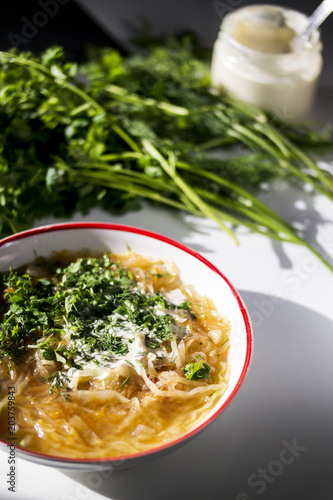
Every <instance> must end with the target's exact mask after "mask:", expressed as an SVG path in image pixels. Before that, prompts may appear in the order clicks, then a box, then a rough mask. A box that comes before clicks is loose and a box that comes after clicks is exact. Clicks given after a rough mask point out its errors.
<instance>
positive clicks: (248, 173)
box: [0, 37, 333, 270]
mask: <svg viewBox="0 0 333 500" xmlns="http://www.w3.org/2000/svg"><path fill="white" fill-rule="evenodd" d="M195 49H196V47H195V44H193V40H192V39H191V38H190V37H187V38H186V37H185V38H182V39H181V40H174V39H173V40H171V41H169V42H168V43H166V44H164V45H156V46H154V47H153V48H150V49H149V50H148V51H146V52H145V53H144V54H142V53H141V54H135V55H131V56H128V57H124V56H121V55H120V54H119V53H118V52H117V51H115V50H113V49H99V50H92V51H91V52H90V53H89V55H88V57H87V60H86V61H85V62H84V63H81V64H76V63H74V62H70V61H68V60H67V58H66V56H65V54H64V53H63V50H62V49H61V48H59V47H51V48H49V49H48V50H46V51H45V52H44V53H42V54H41V55H40V56H36V55H33V54H31V53H19V52H17V51H15V50H13V51H12V52H7V53H5V52H1V53H0V86H1V87H0V229H1V234H2V235H6V234H9V233H12V232H16V231H18V230H22V229H25V228H27V227H29V226H31V225H32V224H33V223H34V222H35V221H36V220H38V219H39V218H42V217H45V216H48V215H51V216H54V217H67V216H69V215H71V214H73V213H74V212H75V211H81V212H83V213H87V212H88V211H89V210H90V209H91V208H92V207H94V206H96V205H100V206H102V207H103V208H104V209H106V210H110V211H121V212H123V211H126V210H131V209H135V208H138V207H139V206H140V202H141V201H142V200H149V201H150V202H152V203H158V204H163V205H166V206H169V207H173V208H175V209H178V210H184V211H186V212H189V213H192V214H197V215H203V216H207V217H210V218H211V219H213V220H214V221H216V223H217V224H218V225H219V226H220V227H221V228H223V229H224V230H225V231H227V233H229V234H230V236H231V237H232V238H233V239H234V240H235V241H236V236H235V234H234V231H233V228H234V227H235V226H238V225H243V226H245V227H247V228H249V229H250V230H251V231H255V232H259V233H262V234H265V235H267V236H268V237H270V238H273V239H277V240H279V241H286V242H291V243H296V244H301V245H305V246H306V247H307V248H309V249H310V250H311V251H312V252H313V253H314V254H316V255H317V257H318V258H319V259H321V261H322V262H323V263H324V264H325V265H327V266H328V267H329V268H330V269H331V270H333V268H332V266H331V265H330V264H329V263H328V262H327V261H326V260H325V259H324V258H323V257H322V256H321V255H320V254H319V253H318V252H317V251H316V250H315V249H313V248H311V247H310V245H309V244H308V243H307V242H306V241H304V240H303V239H302V236H301V234H299V232H297V231H296V230H295V228H294V227H293V226H292V225H290V224H288V223H287V222H286V221H284V220H283V219H282V218H281V217H279V216H278V215H277V214H276V213H274V212H273V211H272V210H271V209H270V208H269V207H267V206H266V205H264V204H263V203H262V202H261V201H259V199H258V198H257V197H256V193H257V192H258V191H260V189H262V188H263V186H264V185H265V183H267V182H268V181H270V180H274V179H281V178H288V179H293V180H296V181H297V182H298V183H301V184H302V185H305V184H306V185H310V186H312V188H313V190H314V191H315V192H319V193H321V194H323V195H325V196H327V197H328V198H329V199H333V176H332V175H331V174H330V173H329V172H327V171H324V170H322V169H320V168H319V167H318V166H317V164H316V162H315V160H314V158H313V153H314V152H315V151H316V150H318V148H320V147H322V146H328V145H329V146H331V145H332V141H331V138H330V137H329V136H327V134H326V133H325V132H323V133H321V134H319V133H317V132H315V131H314V130H311V129H309V128H307V127H305V126H296V125H291V124H287V123H283V122H281V121H279V120H277V118H274V117H272V116H270V115H268V114H266V113H264V112H262V111H261V110H259V109H257V108H255V107H253V106H250V105H248V104H246V103H244V102H242V101H239V100H237V99H234V98H232V97H231V96H229V95H226V94H225V93H222V92H217V91H216V90H213V89H212V88H211V85H210V75H209V61H206V60H205V59H204V58H202V57H198V56H197V55H196V51H195ZM235 148H236V152H238V154H236V155H234V152H235ZM217 149H218V150H221V151H222V152H224V154H223V155H220V156H219V155H213V156H212V152H215V150H217ZM231 150H232V152H233V154H232V155H231V156H230V157H229V158H228V154H229V153H230V151H231ZM222 158H223V159H222Z"/></svg>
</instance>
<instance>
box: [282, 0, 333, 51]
mask: <svg viewBox="0 0 333 500" xmlns="http://www.w3.org/2000/svg"><path fill="white" fill-rule="evenodd" d="M332 11H333V0H324V1H323V2H322V3H321V4H320V5H318V7H317V8H316V10H315V11H314V12H313V14H312V15H311V16H310V17H309V22H308V25H307V26H306V28H305V30H304V31H303V32H302V33H299V34H298V35H297V36H296V37H295V38H294V39H293V41H292V45H293V46H294V47H297V46H299V45H300V44H304V43H306V42H308V41H309V40H310V37H311V33H312V31H313V30H316V29H317V28H319V26H320V25H321V24H322V23H323V22H324V21H325V19H326V18H327V17H328V16H329V15H330V14H331V12H332Z"/></svg>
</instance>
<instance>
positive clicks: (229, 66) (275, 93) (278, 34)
mask: <svg viewBox="0 0 333 500" xmlns="http://www.w3.org/2000/svg"><path fill="white" fill-rule="evenodd" d="M307 21H308V18H307V17H306V16H305V15H304V14H302V13H300V12H297V11H294V10H290V9H285V8H283V7H277V6H273V5H254V6H250V7H243V8H241V9H238V10H235V11H233V12H231V13H230V14H228V15H227V16H226V17H225V18H224V20H223V22H222V25H221V29H220V33H219V36H218V38H217V40H216V42H215V45H214V50H213V57H212V66H211V77H212V84H213V86H214V87H217V88H221V89H224V90H226V91H227V92H229V93H230V94H231V95H234V96H235V97H238V98H239V99H243V100H244V101H247V102H249V103H252V104H255V105H257V106H259V107H260V108H262V109H264V110H268V111H272V112H273V113H275V114H276V115H277V116H279V117H280V118H283V119H284V120H294V121H295V120H299V119H302V118H305V117H307V116H308V114H309V112H310V110H311V108H312V105H313V101H314V97H315V90H316V85H317V81H318V77H319V75H320V72H321V68H322V54H321V52H322V44H321V40H320V35H319V32H318V31H317V30H315V31H313V32H312V35H311V37H310V40H308V41H307V42H304V43H301V44H299V43H298V44H295V43H294V40H295V36H296V35H297V34H299V33H301V32H302V31H303V29H304V27H305V26H306V25H307Z"/></svg>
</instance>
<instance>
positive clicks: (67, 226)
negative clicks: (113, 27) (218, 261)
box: [0, 222, 252, 465]
mask: <svg viewBox="0 0 333 500" xmlns="http://www.w3.org/2000/svg"><path fill="white" fill-rule="evenodd" d="M74 229H105V230H111V231H112V230H115V231H124V232H128V233H136V234H140V235H142V236H147V237H149V238H153V239H155V240H159V241H162V242H164V243H167V244H169V245H172V246H174V247H177V248H179V249H180V250H182V251H184V252H186V253H188V254H190V255H191V256H192V257H195V258H196V259H198V260H200V261H201V262H202V263H203V264H205V265H206V266H207V267H208V268H209V269H211V270H212V271H214V272H215V273H216V274H218V275H219V276H220V277H221V278H222V279H223V280H224V281H225V282H226V284H227V285H228V286H229V288H230V290H231V292H232V294H233V296H234V298H235V299H236V301H237V304H238V307H239V309H240V312H241V314H242V317H243V320H244V325H245V329H246V338H247V347H246V356H245V360H244V365H243V369H242V372H241V374H240V376H239V378H238V380H237V383H236V385H235V387H234V388H233V390H232V392H231V393H230V394H229V396H228V398H227V399H226V400H225V401H224V403H223V405H222V406H221V407H220V408H219V409H218V410H217V411H216V412H214V414H213V415H211V417H210V418H209V419H208V420H205V421H204V422H202V423H201V424H200V425H199V426H198V427H195V428H194V429H192V430H191V431H189V432H187V433H185V434H183V435H181V436H179V437H178V438H177V439H174V440H173V441H170V442H169V443H166V444H164V445H161V446H158V447H156V448H152V449H150V450H146V451H143V452H138V453H133V454H131V455H123V456H117V457H110V458H108V457H105V458H96V459H91V458H66V457H59V456H53V455H47V454H44V453H39V452H34V451H31V450H27V449H25V448H22V447H20V446H17V447H16V448H17V450H19V451H21V452H23V453H24V454H27V455H29V456H31V457H36V458H39V459H41V460H46V461H53V462H58V463H59V464H61V463H66V464H73V465H75V464H82V465H84V464H86V465H89V464H92V465H93V464H96V465H98V464H103V463H105V464H114V465H116V464H117V463H118V464H119V465H120V464H121V463H123V462H125V461H130V460H135V459H138V458H140V457H142V458H143V457H147V456H149V455H153V454H156V453H159V452H162V451H163V450H167V449H168V448H172V447H174V446H177V445H180V444H182V443H183V442H185V441H186V440H187V439H189V438H191V437H193V436H194V435H195V434H197V433H198V432H200V431H201V430H203V429H204V428H205V427H207V426H208V425H209V424H210V423H212V422H213V421H214V420H215V419H216V418H217V417H218V416H219V415H220V414H221V413H222V411H223V410H225V408H226V407H227V406H228V405H229V403H230V402H231V400H232V399H233V398H234V396H235V395H236V393H237V392H238V390H239V388H240V386H241V385H242V383H243V381H244V378H245V375H246V373H247V370H248V368H249V364H250V359H251V353H252V329H251V323H250V320H249V316H248V313H247V310H246V308H245V306H244V304H243V301H242V299H241V298H240V295H239V294H238V292H237V291H236V289H235V288H234V286H233V285H232V284H231V283H230V281H229V280H228V278H226V277H225V276H224V274H223V273H221V271H219V270H218V269H217V268H216V267H215V266H214V265H213V264H212V263H211V262H209V261H208V260H207V259H206V258H205V257H203V256H202V255H200V254H199V253H197V252H195V251H194V250H192V249H191V248H189V247H187V246H186V245H183V244H182V243H179V242H178V241H176V240H173V239H171V238H168V237H167V236H163V235H161V234H158V233H155V232H153V231H148V230H146V229H141V228H137V227H133V226H127V225H123V224H113V223H103V222H69V223H58V224H50V225H47V226H41V227H37V228H34V229H28V230H26V231H22V232H20V233H16V234H14V235H11V236H8V237H6V238H4V239H2V240H0V248H1V247H3V246H4V245H6V244H8V243H11V242H13V241H18V240H21V239H24V238H27V237H30V236H34V235H37V234H43V233H49V232H54V231H64V230H74ZM0 442H1V443H3V444H5V445H7V442H6V441H3V440H2V439H0Z"/></svg>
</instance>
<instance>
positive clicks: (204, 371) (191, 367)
mask: <svg viewBox="0 0 333 500" xmlns="http://www.w3.org/2000/svg"><path fill="white" fill-rule="evenodd" d="M210 370H211V367H210V366H209V365H208V364H207V363H204V362H203V361H202V360H199V362H197V361H194V362H193V363H187V365H186V366H184V368H183V372H184V374H185V377H186V378H187V379H190V380H201V379H206V378H209V377H210V375H209V374H210Z"/></svg>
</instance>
